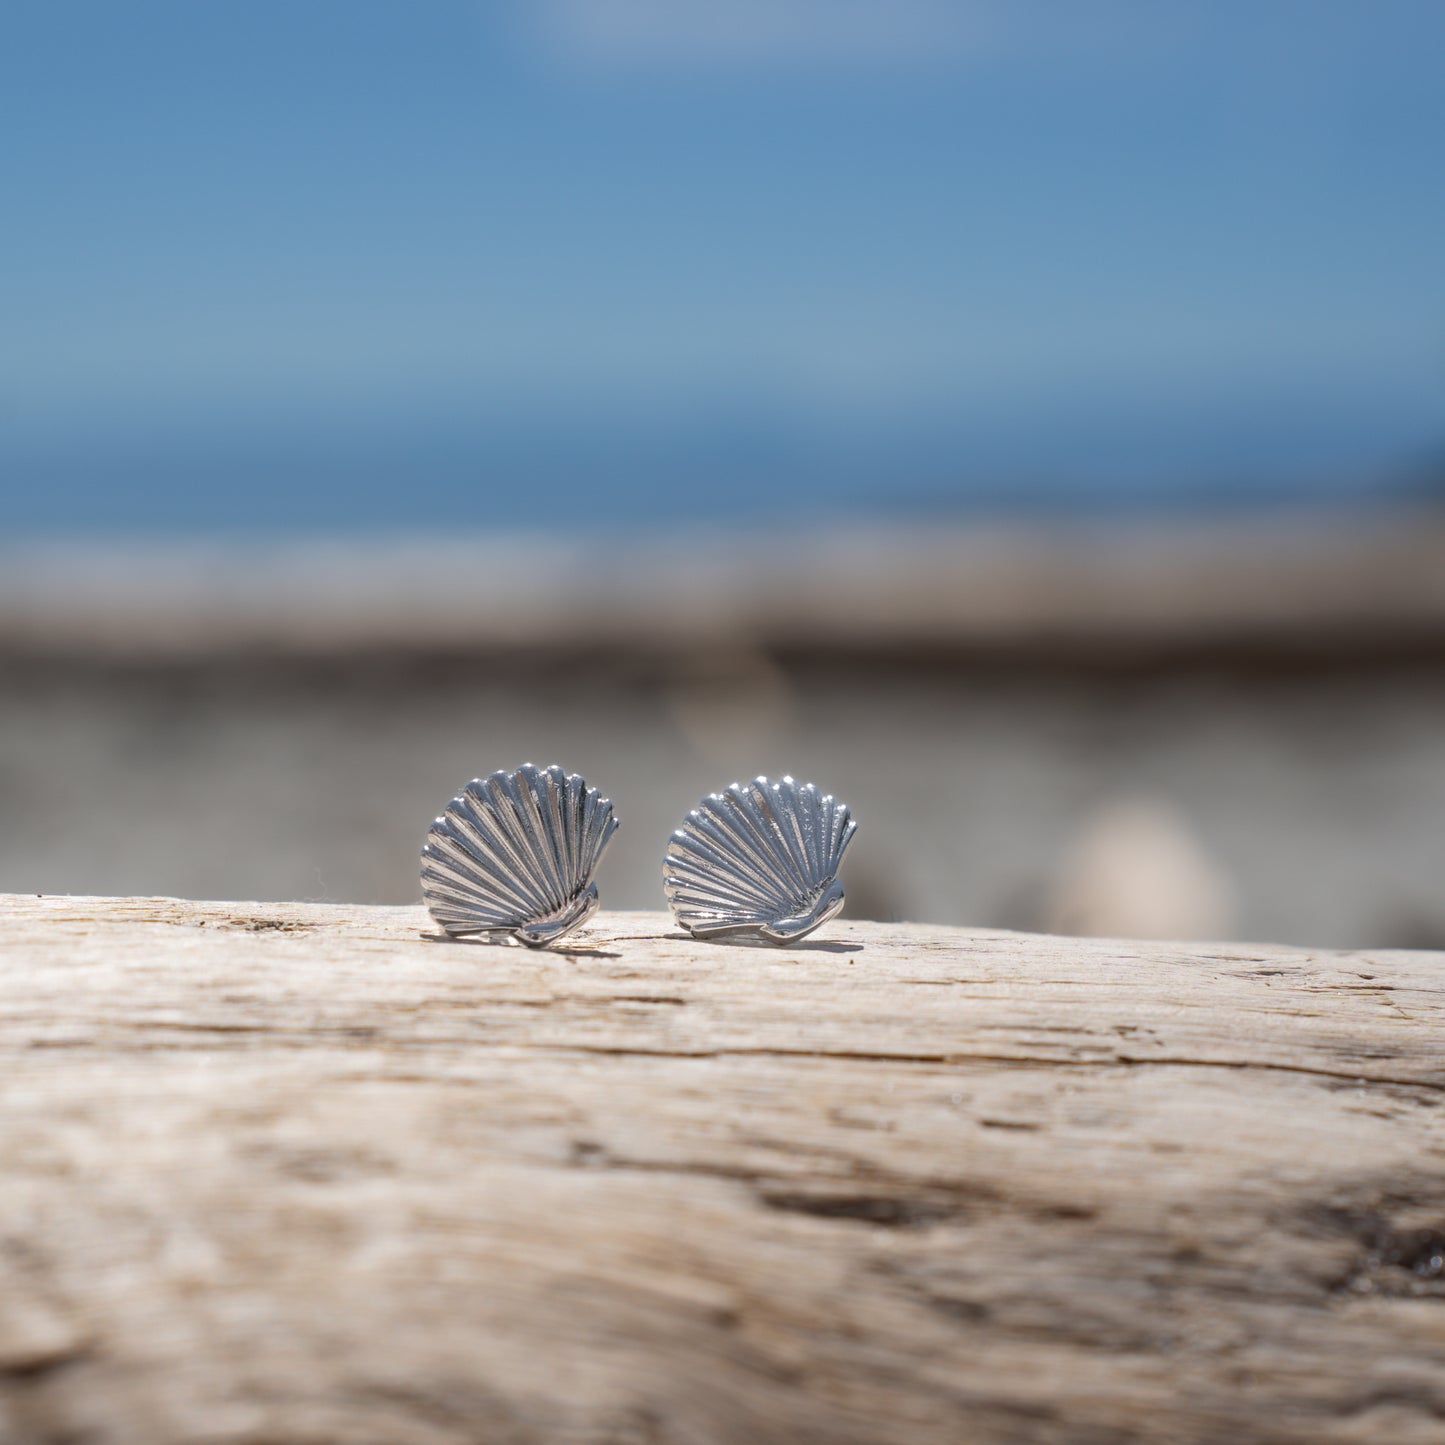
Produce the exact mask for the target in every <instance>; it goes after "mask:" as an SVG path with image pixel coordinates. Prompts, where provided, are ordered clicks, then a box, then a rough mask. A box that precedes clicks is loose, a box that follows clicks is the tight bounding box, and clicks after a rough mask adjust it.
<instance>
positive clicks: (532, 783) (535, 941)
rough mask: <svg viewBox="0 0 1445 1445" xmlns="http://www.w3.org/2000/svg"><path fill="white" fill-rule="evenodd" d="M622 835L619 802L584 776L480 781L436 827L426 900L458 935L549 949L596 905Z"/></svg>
mask: <svg viewBox="0 0 1445 1445" xmlns="http://www.w3.org/2000/svg"><path fill="white" fill-rule="evenodd" d="M616 831H617V818H616V817H615V815H614V814H613V812H612V803H611V801H610V800H609V799H607V798H604V797H603V796H602V795H601V793H599V792H598V791H597V789H596V788H589V787H588V786H587V784H586V782H585V781H584V780H583V779H582V778H580V777H578V775H577V774H576V773H568V772H566V771H564V770H563V769H562V768H559V767H550V768H537V767H533V766H532V764H531V763H526V764H524V765H523V766H522V767H520V768H518V769H517V770H516V772H511V773H509V772H505V771H503V772H496V773H493V774H492V775H491V776H490V777H487V778H473V779H472V781H471V782H470V783H468V784H467V785H466V787H465V788H463V789H462V791H461V792H460V793H458V794H457V796H456V797H455V798H453V799H452V800H451V802H450V803H448V804H447V806H446V808H445V809H444V810H443V812H442V815H441V817H439V818H438V819H437V820H436V822H434V823H433V824H432V825H431V827H430V828H429V829H428V830H427V836H426V842H425V843H424V844H423V845H422V850H421V891H422V897H423V898H425V899H426V906H427V907H428V908H429V909H430V910H431V916H432V917H433V918H435V919H436V921H437V922H438V923H440V924H441V926H442V927H443V928H444V929H445V930H446V931H447V932H448V933H450V934H453V935H456V936H461V935H463V934H484V935H487V936H489V937H492V938H496V939H503V938H507V937H511V938H513V939H515V940H516V941H517V942H518V943H525V944H526V945H527V946H528V947H529V948H542V947H544V946H545V945H547V944H549V943H556V942H557V940H558V939H560V938H564V937H565V936H566V935H567V934H569V933H571V932H572V931H573V929H575V928H580V927H581V926H582V924H584V923H585V922H586V921H587V920H588V919H589V918H591V917H592V915H593V914H594V913H595V912H596V911H597V885H596V884H595V883H594V882H593V881H592V874H593V873H594V872H595V871H596V868H597V864H598V862H599V861H600V860H601V858H602V854H603V851H604V850H605V849H606V847H607V845H608V843H609V842H610V841H611V840H612V835H613V834H614V833H615V832H616Z"/></svg>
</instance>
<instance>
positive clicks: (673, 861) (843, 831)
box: [662, 777, 858, 944]
mask: <svg viewBox="0 0 1445 1445" xmlns="http://www.w3.org/2000/svg"><path fill="white" fill-rule="evenodd" d="M857 828H858V825H857V824H856V823H855V822H854V821H853V820H852V817H851V816H850V815H849V812H848V808H847V806H846V805H845V804H843V803H840V802H838V801H836V800H835V799H834V798H833V796H832V795H831V794H824V793H821V792H819V790H818V789H817V788H816V787H815V786H814V785H813V784H812V783H797V782H794V780H793V779H792V778H789V777H785V778H783V779H782V781H781V782H776V783H772V782H769V781H768V779H767V778H756V779H754V780H753V781H752V782H751V783H747V784H742V783H734V784H733V785H732V786H731V787H730V788H728V789H727V790H726V791H725V792H721V793H713V794H712V795H711V796H710V797H707V798H704V799H703V800H702V802H701V803H700V804H699V805H698V806H697V807H696V808H694V809H693V811H692V812H691V813H689V814H688V815H687V820H686V822H684V823H683V825H682V827H681V828H679V829H678V830H677V832H675V833H674V834H673V835H672V839H671V841H670V842H669V844H668V848H667V857H666V858H665V859H664V860H663V865H662V886H663V890H664V892H665V893H666V894H667V902H668V906H669V907H670V908H671V909H672V911H673V914H674V915H675V917H676V918H677V921H678V922H679V923H681V924H682V926H683V927H684V928H686V929H687V930H688V931H689V932H690V933H692V934H694V935H695V936H697V937H698V938H710V937H712V938H715V937H721V936H726V935H743V936H746V935H753V936H755V937H759V938H764V939H767V940H768V941H769V942H772V943H779V944H782V943H791V942H793V941H794V940H796V939H799V938H802V937H804V936H805V935H806V934H809V933H811V932H812V931H813V930H814V929H815V928H817V927H819V925H821V924H823V923H826V922H827V921H828V920H829V919H830V918H832V917H833V916H834V915H835V914H836V913H837V912H838V911H839V910H840V909H841V908H842V906H843V885H842V884H841V883H840V882H839V881H838V877H837V874H838V866H839V864H840V863H841V862H842V860H843V853H844V850H845V849H846V848H847V847H848V844H849V843H850V842H851V841H852V839H853V834H854V833H855V832H856V831H857Z"/></svg>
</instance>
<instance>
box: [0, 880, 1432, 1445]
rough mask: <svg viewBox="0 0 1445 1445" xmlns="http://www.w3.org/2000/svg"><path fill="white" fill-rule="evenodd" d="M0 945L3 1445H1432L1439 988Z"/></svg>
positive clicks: (8, 900) (928, 953) (236, 922)
mask: <svg viewBox="0 0 1445 1445" xmlns="http://www.w3.org/2000/svg"><path fill="white" fill-rule="evenodd" d="M0 930H3V931H0V940H3V943H0V947H3V956H0V1439H3V1440H4V1441H5V1442H6V1445H61V1442H65V1445H167V1442H200V1441H205V1442H225V1445H322V1442H328V1445H329V1442H347V1445H351V1442H357V1445H361V1442H367V1445H371V1442H375V1445H443V1442H445V1445H450V1442H492V1441H499V1442H532V1441H548V1442H550V1441H564V1442H566V1441H578V1442H592V1441H597V1442H615V1445H622V1442H689V1445H691V1442H712V1441H727V1442H731V1441H763V1442H771V1441H780V1442H781V1441H790V1442H791V1441H806V1442H814V1441H816V1442H830V1445H833V1442H843V1445H850V1442H871V1441H899V1442H905V1441H906V1442H910V1445H911V1442H920V1445H931V1442H950V1445H951V1442H960V1441H965V1442H967V1441H986V1442H993V1441H1028V1442H1034V1441H1040V1442H1089V1445H1105V1442H1123V1441H1149V1442H1174V1441H1179V1442H1184V1441H1189V1442H1193V1441H1254V1440H1259V1441H1271V1442H1273V1441H1292V1442H1337V1441H1351V1442H1375V1441H1389V1442H1415V1441H1441V1440H1445V955H1440V954H1429V953H1400V952H1393V953H1392V952H1380V953H1369V954H1366V953H1354V954H1331V953H1324V952H1315V951H1304V950H1294V949H1287V948H1275V947H1270V948H1255V947H1248V946H1237V945H1229V946H1213V947H1212V946H1201V945H1172V944H1142V943H1119V942H1109V941H1099V940H1087V941H1086V940H1076V939H1060V938H1043V937H1033V936H1028V935H1020V934H1006V933H984V932H972V931H966V930H958V929H943V928H924V927H915V926H908V925H882V924H872V923H858V922H851V921H848V920H846V919H840V920H838V921H837V922H836V923H835V924H833V925H831V926H830V928H829V929H828V931H827V935H826V937H824V938H822V939H810V940H808V942H807V943H805V944H803V945H800V946H795V947H793V948H790V949H786V950H780V951H775V950H763V949H757V948H747V947H738V946H722V945H706V944H700V943H694V942H692V941H690V940H687V939H685V938H681V937H679V936H678V935H677V934H676V931H675V929H674V928H673V926H672V924H671V921H670V920H669V919H667V918H666V917H665V916H663V915H656V914H609V913H606V912H604V913H603V914H600V915H599V916H598V918H597V919H596V920H595V924H594V926H593V927H592V928H591V930H590V931H589V932H588V933H587V934H586V935H585V936H584V937H583V938H582V940H581V941H580V942H579V944H578V946H577V947H576V948H575V950H574V951H572V952H569V953H540V954H539V953H530V952H524V951H521V950H518V949H512V948H503V947H494V946H487V945H480V944H469V943H450V942H444V941H439V940H438V939H436V938H434V937H432V936H431V929H430V927H429V923H428V920H427V919H426V916H425V914H424V913H423V912H422V911H421V910H420V909H419V908H418V909H412V908H360V907H357V908H343V907H325V906H319V905H310V904H217V903H183V902H176V901H172V900H165V899H124V900H119V899H82V898H51V897H46V898H34V897H5V898H3V899H0Z"/></svg>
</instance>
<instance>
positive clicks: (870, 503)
mask: <svg viewBox="0 0 1445 1445" xmlns="http://www.w3.org/2000/svg"><path fill="white" fill-rule="evenodd" d="M1442 47H1445V8H1442V7H1441V6H1439V5H1438V3H1431V0H1397V3H1391V4H1389V5H1387V6H1375V7H1371V6H1362V5H1359V4H1356V3H1353V0H1309V3H1304V0H1271V3H1263V4H1256V3H1244V0H1218V3H1211V4H1207V5H1204V4H1201V5H1195V6H1190V5H1181V6H1168V7H1160V6H1158V5H1155V4H1152V3H1148V0H1087V3H1081V4H1078V5H1071V6H1068V7H1060V6H1057V5H1053V4H1049V3H1043V0H1011V3H1009V4H1006V5H1005V4H998V3H993V0H966V3H963V0H960V3H953V0H827V3H823V0H735V3H730V4H726V5H722V6H718V5H708V4H704V3H701V0H671V3H667V4H657V3H653V0H545V3H544V0H538V3H536V4H521V3H511V0H488V3H477V0H428V3H426V4H423V5H408V4H401V3H397V0H308V3H307V4H305V5H294V4H288V3H285V0H252V3H247V4H221V3H216V4H206V5H198V4H195V3H192V0H135V3H127V4H124V5H117V4H114V3H111V0H67V3H65V4H58V3H50V0H13V3H9V4H6V5H5V6H4V7H0V135H3V136H4V137H5V143H4V144H3V145H0V193H3V194H4V195H5V197H6V198H7V207H6V224H5V225H4V226H3V227H0V888H9V889H19V890H34V891H37V892H98V893H143V894H149V893H172V894H181V895H187V896H203V897H226V898H261V899H265V898H276V899H284V898H312V899H337V900H351V901H375V902H405V901H408V900H412V899H415V898H416V896H417V878H416V852H417V847H418V845H419V842H420V838H421V835H422V833H423V831H424V829H425V827H426V824H427V822H428V820H429V819H430V818H431V817H432V816H434V815H435V813H436V812H437V811H438V810H439V809H440V808H441V807H442V806H443V805H444V804H445V803H446V802H447V800H448V799H449V798H450V797H451V796H452V795H453V794H454V793H455V792H456V791H457V790H458V789H459V788H460V787H461V786H462V785H463V784H464V783H465V782H466V781H467V780H468V779H469V778H471V777H472V776H473V775H475V774H477V773H484V772H487V771H490V770H492V769H495V768H499V767H509V766H515V765H517V764H519V763H521V762H522V761H523V760H526V759H530V760H532V761H535V762H538V763H550V762H553V761H557V762H561V763H563V764H565V765H566V766H568V767H569V768H573V769H578V770H581V771H583V772H584V773H585V774H586V776H587V777H588V778H589V780H591V781H592V782H594V783H595V784H596V785H598V786H599V787H601V788H603V789H604V790H606V791H607V792H609V793H610V794H611V795H612V796H613V798H614V799H615V800H616V801H617V804H618V807H619V810H620V813H621V816H622V819H623V831H622V833H621V835H620V837H619V839H618V841H617V843H616V845H615V847H614V848H613V850H612V853H611V855H610V856H609V857H608V859H607V860H606V862H605V865H604V868H603V872H602V876H601V880H600V881H601V885H602V890H603V896H604V899H605V901H606V903H608V904H611V905H615V906H622V907H651V906H656V905H658V904H659V903H660V901H661V893H660V888H659V881H658V874H659V860H660V858H661V855H662V851H663V848H664V845H665V842H666V838H667V835H668V832H669V830H670V829H671V828H672V827H673V826H674V824H675V823H676V822H677V821H678V820H679V819H680V818H681V816H682V815H683V813H684V812H685V811H686V810H687V809H688V808H689V807H690V806H691V805H692V804H693V803H695V802H696V800H697V799H698V798H699V797H700V796H701V795H703V794H704V793H706V792H708V791H711V790H713V789H717V788H720V787H722V786H724V785H726V784H727V783H728V782H730V781H732V780H734V779H737V778H742V777H745V776H749V775H753V774H757V773H762V772H767V773H778V772H784V771H787V772H792V773H793V774H795V775H798V776H806V777H808V778H811V779H813V780H815V781H816V782H818V783H819V784H821V785H822V786H824V787H825V788H828V789H831V790H833V791H835V792H836V793H837V794H839V795H840V796H842V797H844V798H846V799H847V800H848V802H849V803H850V804H851V805H852V806H853V807H854V809H855V811H856V814H857V816H858V819H859V821H860V824H861V831H860V834H859V841H858V844H857V847H856V848H855V849H854V850H853V852H852V854H851V855H850V858H849V861H848V868H847V883H848V888H849V899H850V903H849V907H850V908H851V910H852V911H853V912H854V913H855V914H856V915H866V916H872V917H875V918H883V919H891V918H910V919H919V920H927V921H941V922H950V923H970V924H977V925H980V926H984V927H1020V928H1039V929H1053V930H1064V931H1080V932H1089V933H1096V934H1123V935H1135V936H1153V937H1190V938H1200V937H1214V938H1220V937H1229V938H1256V939H1261V940H1286V941H1291V942H1299V943H1304V944H1333V945H1343V946H1353V945H1362V946H1363V945H1371V946H1379V945H1389V944H1400V945H1412V944H1432V945H1439V944H1441V942H1442V940H1445V902H1442V898H1445V889H1442V880H1445V673H1442V667H1441V663H1442V661H1445V522H1442V501H1445V280H1442V270H1441V266H1440V257H1441V256H1442V255H1445V187H1442V186H1441V185H1440V183H1439V177H1440V176H1441V174H1442V173H1445V143H1442V137H1445V87H1442V86H1441V84H1440V74H1439V71H1440V66H1439V56H1440V54H1441V53H1442Z"/></svg>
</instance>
